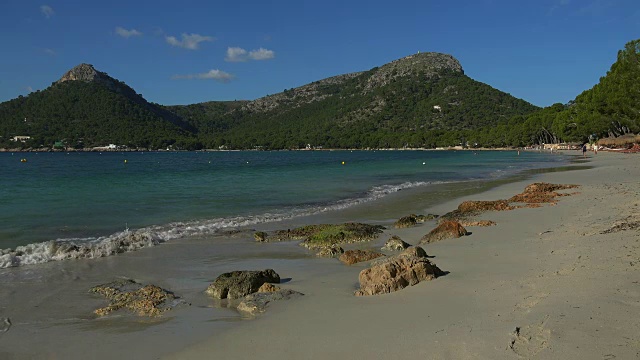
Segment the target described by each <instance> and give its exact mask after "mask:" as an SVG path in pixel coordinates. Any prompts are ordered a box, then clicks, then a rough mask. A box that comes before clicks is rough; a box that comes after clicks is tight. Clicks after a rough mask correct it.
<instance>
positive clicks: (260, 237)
mask: <svg viewBox="0 0 640 360" xmlns="http://www.w3.org/2000/svg"><path fill="white" fill-rule="evenodd" d="M253 238H254V239H256V241H259V242H265V241H267V233H266V232H264V231H257V232H255V233H254V234H253Z"/></svg>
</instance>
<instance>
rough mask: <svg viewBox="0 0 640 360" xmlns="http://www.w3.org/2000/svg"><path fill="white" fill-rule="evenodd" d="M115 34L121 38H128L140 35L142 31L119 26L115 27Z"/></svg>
mask: <svg viewBox="0 0 640 360" xmlns="http://www.w3.org/2000/svg"><path fill="white" fill-rule="evenodd" d="M116 34H118V35H120V36H122V37H123V38H126V39H128V38H130V37H132V36H141V35H142V33H141V32H140V31H138V30H136V29H131V30H127V29H125V28H122V27H120V26H118V27H116Z"/></svg>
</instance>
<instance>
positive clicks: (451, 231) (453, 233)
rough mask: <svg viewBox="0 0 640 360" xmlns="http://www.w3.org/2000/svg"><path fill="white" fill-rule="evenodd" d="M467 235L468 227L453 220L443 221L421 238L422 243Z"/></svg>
mask: <svg viewBox="0 0 640 360" xmlns="http://www.w3.org/2000/svg"><path fill="white" fill-rule="evenodd" d="M465 235H467V229H465V228H464V226H462V225H461V224H460V223H459V222H457V221H453V220H447V221H443V222H441V223H440V225H438V226H437V227H436V228H435V229H433V230H431V231H430V232H429V233H428V234H426V235H425V236H423V237H422V239H420V244H428V243H432V242H436V241H440V240H445V239H451V238H459V237H462V236H465Z"/></svg>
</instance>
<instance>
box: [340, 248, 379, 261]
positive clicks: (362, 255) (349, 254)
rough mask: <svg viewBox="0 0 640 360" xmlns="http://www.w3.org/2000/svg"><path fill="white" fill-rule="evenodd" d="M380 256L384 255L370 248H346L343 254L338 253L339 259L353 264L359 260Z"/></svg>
mask: <svg viewBox="0 0 640 360" xmlns="http://www.w3.org/2000/svg"><path fill="white" fill-rule="evenodd" d="M381 256H385V255H384V254H381V253H378V252H375V251H371V250H347V251H345V252H344V254H342V255H340V261H342V262H343V263H345V264H347V265H353V264H356V263H359V262H363V261H369V260H373V259H376V258H379V257H381Z"/></svg>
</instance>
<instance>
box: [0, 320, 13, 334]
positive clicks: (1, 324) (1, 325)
mask: <svg viewBox="0 0 640 360" xmlns="http://www.w3.org/2000/svg"><path fill="white" fill-rule="evenodd" d="M10 327H11V320H10V319H9V318H0V332H7V331H9V328H10Z"/></svg>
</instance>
